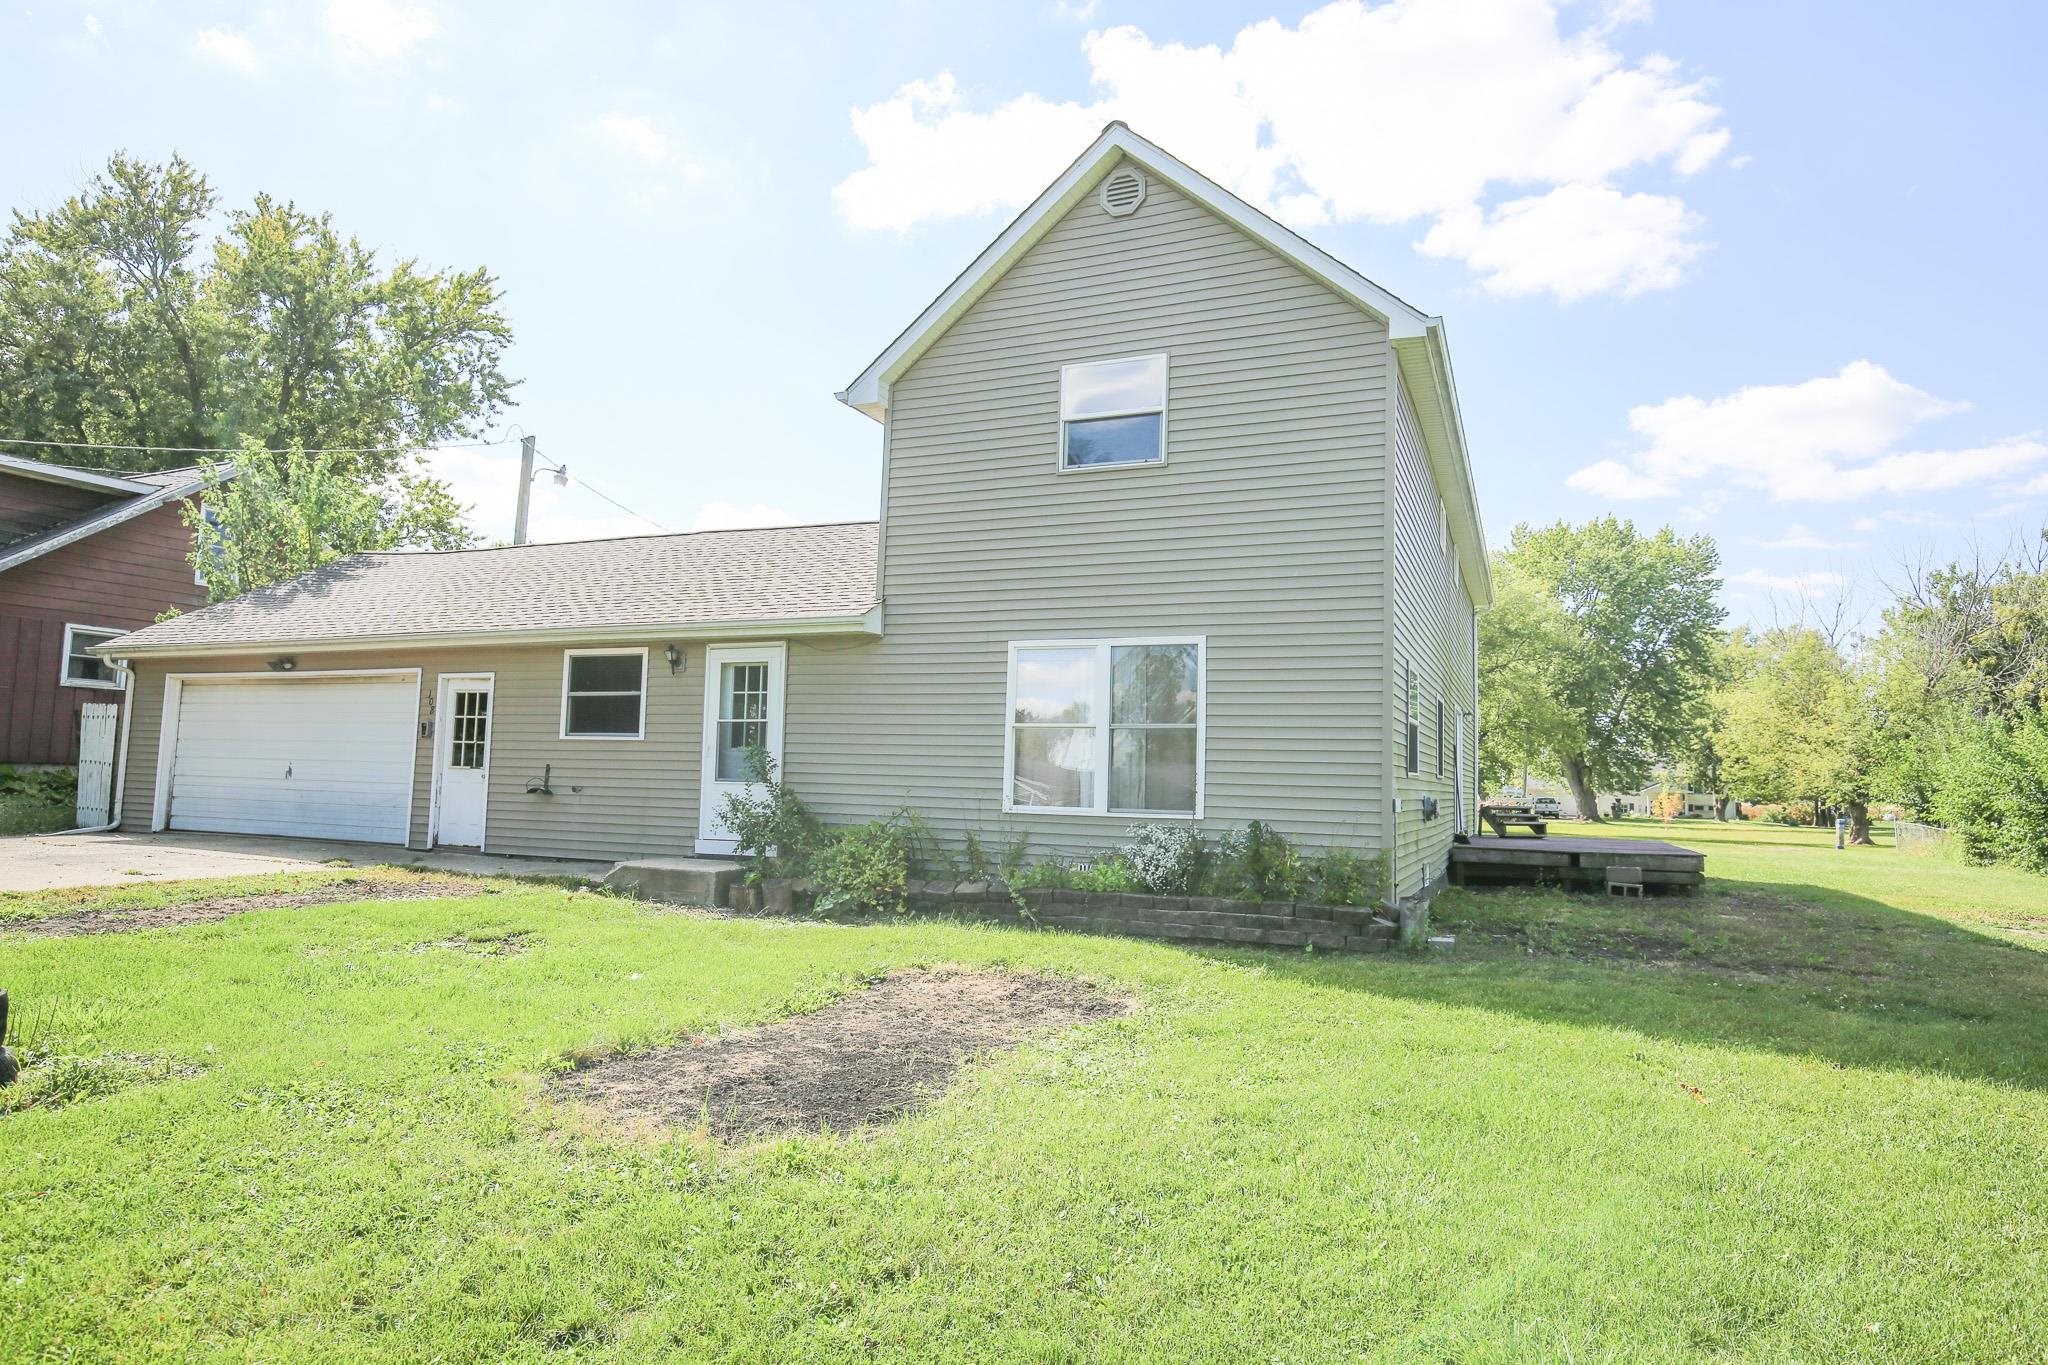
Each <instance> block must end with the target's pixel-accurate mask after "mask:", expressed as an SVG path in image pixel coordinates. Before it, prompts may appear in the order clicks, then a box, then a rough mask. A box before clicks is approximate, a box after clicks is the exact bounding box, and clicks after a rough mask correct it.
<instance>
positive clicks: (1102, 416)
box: [1060, 355, 1166, 469]
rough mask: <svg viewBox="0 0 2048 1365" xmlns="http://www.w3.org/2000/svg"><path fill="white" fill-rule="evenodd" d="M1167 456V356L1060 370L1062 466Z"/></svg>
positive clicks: (1095, 466) (1144, 461)
mask: <svg viewBox="0 0 2048 1365" xmlns="http://www.w3.org/2000/svg"><path fill="white" fill-rule="evenodd" d="M1165 458H1166V357H1165V356H1163V355H1147V356H1138V357H1136V358H1135V359H1131V360H1100V361H1096V362H1094V363H1092V364H1087V365H1067V366H1064V367H1062V368H1061V370H1060V467H1061V468H1063V469H1100V468H1102V467H1104V466H1108V465H1125V464H1158V463H1159V462H1160V461H1162V460H1164V459H1165Z"/></svg>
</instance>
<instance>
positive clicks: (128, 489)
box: [0, 455, 206, 764]
mask: <svg viewBox="0 0 2048 1365" xmlns="http://www.w3.org/2000/svg"><path fill="white" fill-rule="evenodd" d="M202 483H203V481H202V479H201V478H200V475H199V471H197V470H194V469H174V470H168V471H165V472H162V473H153V474H130V473H124V474H107V473H102V472H99V471H97V470H91V469H78V468H74V467H73V466H70V465H60V464H48V463H45V462H44V461H41V460H29V459H23V458H20V457H18V456H12V455H0V763H8V764H69V763H75V762H77V761H78V739H79V716H80V714H81V712H82V711H83V709H84V708H85V706H86V705H87V704H88V703H90V702H95V701H98V702H106V701H111V700H113V699H115V698H118V697H119V696H120V694H121V681H120V679H119V677H118V676H117V675H116V673H115V672H114V670H113V669H112V668H110V667H109V666H108V665H107V663H106V661H105V660H103V659H101V658H100V657H99V656H98V655H96V654H94V653H93V652H92V649H93V646H95V645H101V644H105V643H106V642H107V641H109V640H112V639H114V638H115V637H117V636H120V635H125V634H127V633H128V632H129V631H132V630H134V629H136V628H137V627H138V626H146V625H148V624H149V623H150V622H152V621H154V620H155V619H156V618H157V617H158V616H159V615H161V614H162V613H163V612H164V611H166V610H168V609H170V608H174V607H175V608H179V609H184V608H189V607H196V606H198V605H199V604H200V603H202V602H204V601H205V600H206V587H205V584H204V583H203V582H202V581H201V579H200V576H199V575H198V574H196V573H194V572H193V567H192V559H191V550H192V532H191V530H190V529H189V528H187V526H186V525H185V519H184V511H183V508H184V504H185V502H186V501H187V500H188V499H190V498H193V497H195V496H196V495H197V494H198V493H199V491H200V488H201V486H202Z"/></svg>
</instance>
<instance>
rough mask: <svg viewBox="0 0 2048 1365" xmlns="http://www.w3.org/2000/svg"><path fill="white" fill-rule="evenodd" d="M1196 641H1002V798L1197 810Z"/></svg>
mask: <svg viewBox="0 0 2048 1365" xmlns="http://www.w3.org/2000/svg"><path fill="white" fill-rule="evenodd" d="M1202 679H1203V659H1202V641H1201V639H1200V638H1193V639H1167V640H1151V639H1147V640H1095V641H1074V642H1047V643H1043V644H1040V643H1019V644H1014V645H1012V646H1011V647H1010V725H1009V729H1010V735H1009V755H1008V764H1007V767H1008V772H1007V774H1006V800H1005V802H1004V804H1005V806H1006V807H1007V808H1008V809H1010V810H1042V811H1070V812H1074V813H1079V814H1095V815H1111V814H1115V815H1124V814H1130V815H1186V816H1196V815H1200V814H1201V812H1202V685H1203V684H1202Z"/></svg>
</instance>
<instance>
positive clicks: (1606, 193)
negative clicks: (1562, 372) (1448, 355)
mask: <svg viewBox="0 0 2048 1365" xmlns="http://www.w3.org/2000/svg"><path fill="white" fill-rule="evenodd" d="M1699 225H1700V218H1699V215H1698V214H1696V213H1694V212H1692V210H1690V209H1688V208H1686V206H1685V201H1684V200H1682V199H1674V198H1672V197H1671V196H1669V195H1663V194H1623V193H1622V192H1621V191H1619V190H1617V189H1614V188H1612V187H1611V186H1607V185H1560V186H1559V187H1558V188H1556V189H1554V190H1552V191H1551V192H1550V193H1548V194H1542V195H1535V196H1532V197H1530V198H1527V199H1516V200H1513V201H1511V202H1509V203H1506V204H1502V205H1501V206H1500V207H1499V208H1497V209H1494V210H1493V211H1492V212H1490V213H1485V214H1482V213H1481V212H1480V211H1479V210H1478V209H1477V208H1466V209H1460V210H1458V211H1457V212H1455V213H1447V214H1445V215H1444V216H1442V217H1441V218H1439V219H1437V222H1436V226H1435V227H1433V228H1431V229H1430V230H1429V235H1428V236H1426V237H1424V238H1423V239H1422V240H1421V241H1420V242H1418V243H1416V246H1417V248H1418V249H1419V250H1420V251H1422V253H1423V254H1424V255H1427V256H1450V257H1454V258H1456V259H1458V260H1462V261H1464V262H1465V264H1467V265H1468V266H1470V267H1471V268H1472V269H1474V270H1476V271H1478V272H1479V282H1480V284H1481V285H1482V286H1483V287H1484V288H1485V289H1486V292H1488V293H1489V294H1503V295H1521V294H1546V293H1547V294H1554V295H1556V296H1557V297H1558V298H1559V299H1561V300H1563V301H1565V302H1567V303H1569V302H1571V301H1572V300H1574V299H1582V298H1585V297H1587V296H1588V295H1590V294H1608V293H1618V294H1623V295H1629V294H1640V293H1642V292H1643V291H1644V290H1646V289H1669V288H1670V287H1671V286H1672V285H1675V284H1677V283H1678V282H1679V280H1680V279H1682V278H1683V277H1684V275H1685V267H1686V265H1687V264H1688V263H1690V262H1691V261H1692V260H1693V258H1694V257H1696V256H1698V255H1699V254H1700V252H1701V251H1702V250H1703V249H1704V248H1703V247H1702V246H1701V244H1700V243H1699V242H1698V241H1697V240H1696V239H1695V233H1696V232H1697V231H1698V228H1699Z"/></svg>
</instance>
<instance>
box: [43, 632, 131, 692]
mask: <svg viewBox="0 0 2048 1365" xmlns="http://www.w3.org/2000/svg"><path fill="white" fill-rule="evenodd" d="M81 630H83V631H89V632H91V633H92V634H94V635H105V636H107V637H109V638H108V639H107V640H105V641H102V642H101V643H103V644H111V643H113V640H114V639H115V638H118V637H119V636H122V635H125V634H127V633H128V632H127V629H126V628H125V627H123V626H94V625H88V624H86V623H85V622H83V621H66V622H65V623H64V653H63V654H62V655H61V656H59V658H58V660H57V685H58V686H59V687H92V688H97V689H99V690H100V691H103V692H118V691H120V690H121V684H120V683H119V682H116V681H115V680H113V679H111V678H74V677H72V676H71V656H72V655H73V654H75V653H78V651H77V650H74V649H73V648H72V647H71V640H72V637H73V636H74V635H75V634H77V632H79V631H81ZM96 650H97V646H93V645H88V646H86V649H85V652H86V653H88V654H91V653H95V652H96ZM102 662H105V659H104V656H102Z"/></svg>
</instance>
